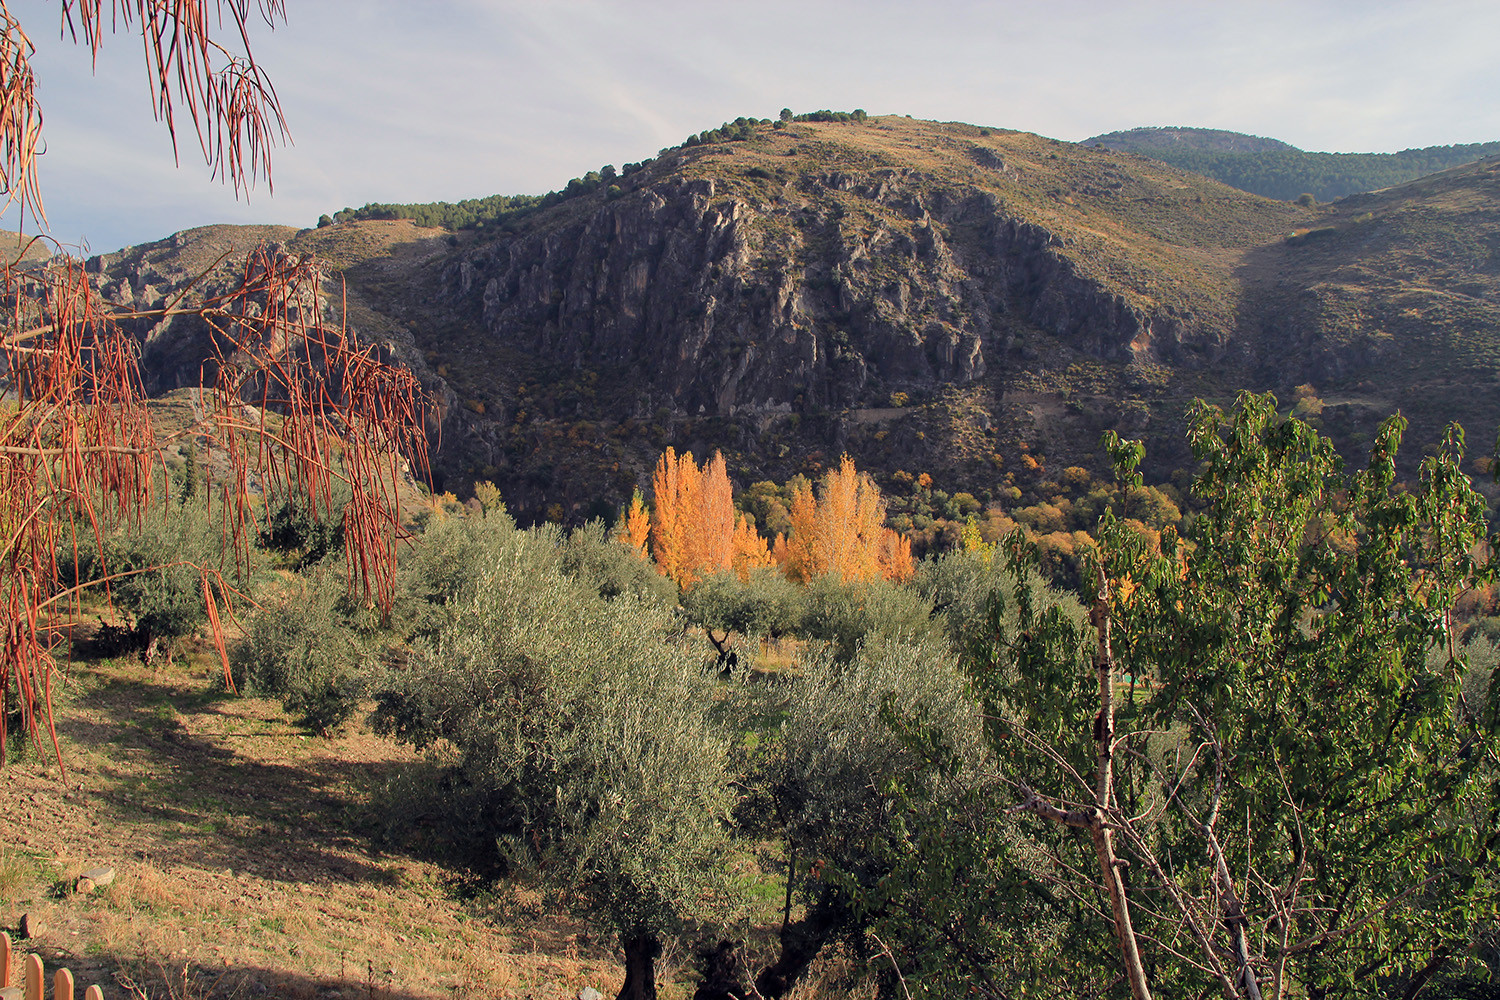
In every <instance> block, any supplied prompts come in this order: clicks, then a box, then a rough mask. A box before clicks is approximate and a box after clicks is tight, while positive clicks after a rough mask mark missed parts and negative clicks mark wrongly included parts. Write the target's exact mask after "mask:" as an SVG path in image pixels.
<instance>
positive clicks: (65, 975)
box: [52, 969, 73, 1000]
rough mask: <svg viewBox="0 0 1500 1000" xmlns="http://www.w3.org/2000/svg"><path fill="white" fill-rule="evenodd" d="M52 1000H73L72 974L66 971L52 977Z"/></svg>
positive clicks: (60, 971) (61, 970)
mask: <svg viewBox="0 0 1500 1000" xmlns="http://www.w3.org/2000/svg"><path fill="white" fill-rule="evenodd" d="M52 1000H73V973H71V972H69V971H68V970H67V969H58V970H57V971H56V972H55V973H53V975H52Z"/></svg>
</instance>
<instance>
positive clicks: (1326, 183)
mask: <svg viewBox="0 0 1500 1000" xmlns="http://www.w3.org/2000/svg"><path fill="white" fill-rule="evenodd" d="M1083 145H1085V146H1104V147H1106V148H1108V149H1115V150H1119V151H1121V152H1126V153H1138V154H1140V155H1141V156H1149V157H1151V158H1152V159H1154V160H1160V161H1162V162H1163V163H1170V164H1171V165H1172V166H1174V167H1181V168H1182V169H1183V170H1191V171H1193V172H1194V173H1199V174H1203V175H1204V176H1205V177H1212V178H1213V179H1214V180H1216V181H1221V182H1223V183H1225V184H1228V185H1230V186H1231V187H1237V188H1239V189H1240V190H1241V191H1249V192H1250V193H1251V194H1258V195H1263V196H1265V197H1267V198H1278V199H1281V200H1283V201H1292V200H1294V199H1297V198H1301V197H1303V196H1304V195H1306V196H1310V197H1312V198H1314V199H1316V200H1318V201H1333V200H1334V199H1337V198H1343V197H1345V196H1347V195H1351V194H1363V193H1364V192H1367V191H1378V190H1380V189H1382V188H1388V187H1395V186H1396V185H1398V184H1405V183H1406V182H1408V181H1414V180H1416V179H1417V178H1418V177H1424V176H1426V175H1427V174H1435V173H1437V172H1439V171H1441V170H1447V169H1448V168H1450V167H1457V166H1462V165H1463V164H1466V163H1473V162H1475V161H1476V160H1483V159H1485V158H1486V157H1493V156H1495V155H1497V154H1500V142H1471V143H1459V144H1455V145H1451V146H1428V147H1426V148H1423V149H1403V150H1401V151H1400V152H1398V153H1310V152H1307V151H1306V150H1301V149H1298V148H1297V147H1296V146H1292V145H1289V144H1287V143H1284V142H1281V141H1280V140H1277V139H1265V138H1262V137H1261V136H1258V135H1244V134H1243V133H1240V132H1226V131H1224V130H1222V129H1211V128H1135V129H1129V130H1127V131H1124V132H1110V133H1108V134H1106V135H1096V136H1094V137H1093V138H1092V139H1085V140H1084V141H1083Z"/></svg>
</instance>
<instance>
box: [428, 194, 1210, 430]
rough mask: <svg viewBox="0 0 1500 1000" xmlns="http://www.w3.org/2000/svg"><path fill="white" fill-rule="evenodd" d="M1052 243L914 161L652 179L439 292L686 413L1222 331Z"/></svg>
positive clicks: (473, 260)
mask: <svg viewBox="0 0 1500 1000" xmlns="http://www.w3.org/2000/svg"><path fill="white" fill-rule="evenodd" d="M1064 246H1065V244H1064V238H1063V237H1062V236H1060V235H1059V234H1058V233H1056V232H1053V231H1051V230H1049V229H1048V228H1046V227H1044V226H1041V225H1038V224H1036V223H1033V222H1030V221H1027V220H1025V219H1023V218H1019V217H1017V216H1016V215H1015V214H1013V213H1011V212H1008V211H1007V210H1006V208H1005V206H1004V204H1003V202H1002V201H1001V200H1000V199H999V198H997V197H995V196H994V195H993V194H990V193H987V192H984V191H977V190H968V191H964V190H959V191H953V190H950V189H947V188H942V187H937V188H936V189H934V186H933V185H932V183H931V178H928V177H924V176H922V175H920V174H914V173H913V172H911V171H905V170H900V169H883V170H877V171H873V172H870V173H868V174H865V175H862V176H856V175H852V174H849V173H843V172H833V173H826V174H813V175H805V176H802V177H800V178H798V179H797V180H796V182H794V183H791V184H785V185H780V186H778V187H777V188H776V189H775V190H774V191H773V192H771V196H770V197H759V198H753V197H750V196H747V195H746V194H745V193H744V192H742V191H737V190H734V189H729V190H725V189H724V187H723V186H722V185H719V184H717V183H716V182H715V180H714V179H713V178H701V179H688V178H684V177H682V176H680V175H671V174H669V175H667V176H665V177H664V178H662V179H659V180H655V181H647V182H645V183H641V184H639V185H638V186H635V187H634V188H633V189H632V190H630V191H628V192H625V193H624V194H623V195H621V196H620V197H616V198H614V199H612V200H600V201H599V203H598V204H596V205H593V206H589V207H588V208H587V210H583V211H577V212H575V213H573V214H572V215H571V216H570V217H569V218H568V219H567V220H566V221H563V222H561V223H560V224H556V225H553V226H549V227H545V228H540V229H538V230H536V231H532V232H529V233H525V234H523V235H520V236H518V237H517V238H515V239H512V240H507V241H503V242H497V243H492V244H486V245H482V246H480V247H479V248H477V249H474V250H472V251H469V252H467V253H465V254H462V255H460V256H459V257H457V258H456V259H454V260H453V261H452V262H451V263H450V264H449V265H448V266H447V267H446V268H445V269H444V270H443V272H442V277H441V295H442V296H443V297H444V299H445V300H446V305H447V306H448V307H449V308H452V309H454V310H456V311H461V312H469V313H471V314H473V315H475V316H477V319H478V321H479V322H480V323H481V324H482V326H483V330H484V333H485V335H486V336H487V337H488V338H490V339H491V340H492V342H493V343H495V344H497V345H505V346H508V347H512V348H515V349H518V350H521V351H524V352H527V353H530V354H533V355H536V356H540V357H546V358H549V359H551V360H553V361H568V362H571V363H574V364H577V365H609V366H615V367H619V368H623V369H626V370H630V371H633V372H635V373H636V375H637V377H638V378H640V379H641V380H642V381H643V383H645V384H647V385H650V386H651V387H652V388H653V389H654V390H655V393H654V398H655V399H656V400H657V401H662V402H665V403H667V404H668V405H669V406H670V407H671V408H673V409H674V410H675V411H677V412H679V413H685V414H689V415H692V414H717V415H721V416H732V415H735V414H736V413H755V412H767V411H775V410H802V409H811V408H815V407H816V408H847V407H857V406H864V405H870V404H871V403H872V402H874V401H877V400H883V399H885V398H886V397H888V396H889V394H890V393H891V392H893V391H909V390H913V389H919V390H920V389H930V388H933V387H936V386H938V385H948V384H957V385H966V384H971V383H974V382H975V381H977V380H979V379H980V378H981V377H982V376H984V375H985V374H986V372H987V371H993V370H995V369H997V368H1004V367H1005V366H1006V365H1007V364H1009V363H1010V361H1009V360H1008V356H1009V353H1010V349H1011V348H1012V346H1013V345H1014V337H1015V335H1016V334H1017V333H1018V332H1024V331H1027V330H1038V331H1041V332H1044V333H1046V334H1049V335H1051V336H1054V337H1056V338H1059V339H1061V340H1063V341H1065V342H1067V343H1069V344H1071V345H1073V346H1075V347H1076V348H1077V349H1078V350H1080V351H1082V352H1085V353H1088V354H1090V355H1093V356H1095V357H1097V358H1100V359H1103V360H1111V361H1131V360H1135V359H1137V358H1140V359H1150V360H1160V359H1163V358H1169V359H1172V360H1176V361H1183V360H1189V359H1191V358H1193V357H1197V356H1205V357H1212V356H1213V355H1214V352H1215V351H1217V350H1219V349H1221V348H1222V346H1223V345H1224V344H1225V343H1227V341H1228V338H1229V333H1230V331H1229V330H1227V329H1225V328H1223V327H1222V326H1218V327H1214V326H1208V325H1203V324H1199V325H1196V326H1194V325H1192V324H1190V323H1183V322H1182V321H1181V320H1180V319H1179V318H1178V317H1175V316H1173V315H1170V314H1169V313H1167V312H1166V311H1165V310H1161V309H1152V308H1149V307H1143V306H1141V305H1139V304H1136V303H1132V302H1130V301H1129V300H1128V299H1127V298H1126V296H1124V295H1123V294H1121V293H1120V292H1119V291H1117V290H1114V289H1112V288H1110V287H1108V286H1107V285H1106V284H1104V283H1102V282H1100V281H1098V280H1096V279H1094V278H1091V277H1089V276H1086V275H1084V274H1082V273H1080V271H1079V269H1078V267H1077V266H1076V265H1075V262H1074V261H1073V260H1072V259H1070V257H1069V255H1068V254H1067V253H1066V252H1065V251H1064Z"/></svg>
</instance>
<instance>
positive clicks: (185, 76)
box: [0, 0, 426, 762]
mask: <svg viewBox="0 0 1500 1000" xmlns="http://www.w3.org/2000/svg"><path fill="white" fill-rule="evenodd" d="M257 14H258V15H259V16H260V17H261V18H263V19H264V20H265V21H266V22H267V23H268V24H274V23H275V22H276V21H277V20H279V19H281V18H282V17H283V16H284V11H283V9H282V4H281V0H258V2H251V0H112V2H111V3H109V4H108V5H106V4H104V2H103V0H64V2H63V3H62V23H63V27H64V30H65V31H67V32H70V33H71V34H72V36H73V38H74V39H75V40H76V39H80V37H81V40H82V42H83V43H84V44H86V45H87V46H88V47H89V49H90V50H91V51H92V52H93V53H95V54H96V55H97V52H98V50H99V47H100V45H101V44H102V41H103V39H104V38H105V37H106V36H108V35H110V34H111V33H113V32H116V31H120V32H128V33H137V34H139V36H140V38H141V41H142V42H143V46H144V53H145V62H146V68H147V72H148V76H149V78H150V80H151V89H152V97H151V99H152V106H153V109H154V110H155V112H156V115H157V117H158V118H159V119H160V120H161V121H163V122H164V123H165V125H166V126H167V129H168V131H169V132H170V133H171V135H172V139H173V143H174V148H175V143H176V138H177V126H178V122H179V118H180V117H181V116H182V115H184V114H185V116H186V117H187V119H188V120H190V121H191V122H192V125H193V127H194V129H195V131H196V133H197V135H198V140H199V144H200V146H201V148H202V151H203V155H204V158H205V159H206V161H207V162H208V164H209V166H210V168H211V169H212V171H213V173H214V175H215V176H216V177H220V178H222V179H224V180H225V181H226V182H228V183H230V184H232V185H233V186H234V188H235V189H236V191H237V192H238V191H242V190H245V189H246V188H248V186H249V185H250V184H252V183H253V182H254V181H255V179H256V178H257V177H258V176H264V177H265V178H266V180H267V181H268V182H269V179H270V160H269V147H270V145H271V144H273V143H274V142H276V141H278V140H280V139H282V138H285V135H286V129H285V122H284V120H283V118H282V115H281V110H280V107H279V105H278V103H277V100H276V94H275V91H274V89H272V87H271V84H270V81H269V80H267V79H266V77H265V75H264V74H263V73H262V71H261V70H260V68H259V67H258V66H257V65H256V64H255V60H254V58H253V56H252V55H251V53H250V43H249V34H248V26H249V21H250V18H251V17H252V16H253V15H257ZM221 34H222V35H224V36H227V37H228V38H229V39H230V42H229V44H225V43H223V42H221V41H219V40H218V37H217V36H218V35H221ZM32 51H33V50H32V45H31V41H30V39H29V38H28V37H27V35H26V33H25V31H24V30H23V29H22V27H21V24H20V22H19V21H18V20H17V19H16V18H15V17H14V16H12V14H11V13H10V11H9V10H8V9H7V8H6V6H5V3H4V0H0V193H3V194H4V196H5V197H6V199H7V201H6V206H7V207H9V206H10V205H18V208H19V211H20V213H21V215H22V217H23V219H24V217H25V216H26V215H27V214H28V213H29V214H31V215H32V216H34V217H35V218H38V219H41V218H42V217H43V216H42V205H41V197H40V189H39V187H38V185H37V175H36V155H37V152H38V150H39V148H40V145H39V144H40V131H41V122H42V113H41V108H40V106H39V105H38V103H37V96H36V91H35V86H34V80H33V77H32V72H31V66H30V56H31V54H32ZM23 256H24V255H23ZM244 268H245V269H244V276H243V280H242V281H240V282H239V283H238V284H237V286H236V287H235V288H234V289H233V290H232V291H230V292H228V293H226V294H224V295H220V296H218V297H210V298H207V299H204V300H202V301H197V302H195V303H194V304H193V305H191V306H188V305H186V304H185V293H184V295H182V296H179V297H178V298H177V299H176V300H175V301H172V302H169V303H167V304H166V305H165V306H164V307H163V308H162V309H160V310H158V311H156V312H154V313H152V314H150V315H151V317H152V318H160V319H165V318H166V317H168V316H170V315H174V314H178V313H182V312H192V313H194V314H196V315H198V316H200V317H202V319H203V320H204V321H205V322H207V323H208V324H209V325H210V326H211V327H212V328H213V330H214V331H215V356H214V357H212V358H209V359H205V362H204V381H203V384H204V387H205V405H204V406H203V407H202V414H201V416H202V419H201V421H200V423H199V425H198V426H196V427H193V428H190V429H189V430H188V431H186V432H183V433H190V434H193V435H195V436H206V437H207V438H208V442H209V445H210V447H211V448H212V449H213V451H214V452H215V453H216V454H222V455H224V456H226V460H227V467H228V469H229V473H228V475H227V476H223V477H221V481H220V482H219V483H217V484H216V485H217V488H218V495H217V502H218V504H219V505H220V506H219V511H220V513H221V515H223V523H224V525H225V549H226V551H227V552H229V553H232V554H233V555H234V556H235V561H236V563H237V564H238V563H240V561H242V560H243V559H244V557H245V556H246V555H247V553H248V545H249V538H250V534H249V532H250V529H251V527H252V526H253V520H254V518H255V517H256V514H257V509H256V505H255V504H254V503H253V502H252V495H253V493H255V492H257V491H259V492H273V493H276V494H279V495H281V496H288V497H293V498H299V499H300V501H301V502H303V503H304V504H306V505H307V506H309V507H311V508H312V509H313V510H315V511H318V512H321V513H322V514H324V515H325V516H327V515H331V514H332V513H333V511H332V482H333V480H335V479H339V480H342V481H344V482H345V483H347V485H348V487H349V489H350V491H351V492H352V496H353V499H352V501H351V502H350V503H349V505H348V507H347V508H346V510H345V511H344V514H343V517H344V538H345V554H346V556H347V559H348V563H349V566H350V569H351V571H352V573H351V579H352V580H354V581H355V583H354V586H356V587H358V588H359V589H360V590H361V592H362V594H363V596H364V597H365V598H366V599H367V600H369V601H371V602H372V603H375V604H378V605H380V606H382V607H385V606H388V604H389V601H390V599H391V596H392V587H393V579H394V572H395V554H396V551H395V547H396V543H397V538H398V536H399V534H400V516H399V511H398V509H397V504H396V485H397V483H398V481H399V480H400V478H401V477H402V476H403V475H404V473H405V471H406V469H407V468H408V463H412V464H416V465H417V466H418V467H419V469H420V468H425V460H426V449H425V438H424V437H423V434H422V430H421V428H422V419H421V414H420V412H419V411H420V409H421V406H422V398H423V397H422V392H421V389H420V386H419V385H418V384H417V382H416V380H415V378H414V377H413V376H412V375H411V373H410V372H409V371H407V370H406V369H403V368H398V367H395V366H393V365H391V364H389V363H386V362H385V361H383V360H382V359H381V358H379V357H378V356H377V355H376V354H375V353H374V352H373V351H372V350H371V349H369V348H363V347H361V346H360V345H358V344H357V343H356V342H355V341H354V339H353V337H352V336H351V335H350V333H349V331H347V330H346V329H345V328H343V327H342V326H338V327H333V326H330V325H329V324H327V323H326V322H325V319H324V310H323V308H322V306H321V303H320V301H319V296H320V293H321V285H322V276H321V275H320V274H319V272H318V269H317V267H316V265H315V264H314V263H312V262H311V261H309V260H307V259H304V258H291V257H288V256H286V255H284V254H282V253H280V252H277V251H274V250H270V249H267V248H261V249H259V250H256V251H254V252H252V253H251V254H250V255H249V256H248V258H247V259H246V262H245V265H244ZM124 315H128V316H130V317H131V318H140V317H141V316H142V315H143V314H140V313H129V314H120V313H112V312H111V310H110V308H109V307H108V306H106V305H105V303H104V302H103V301H102V300H101V299H100V298H99V296H98V295H97V294H96V292H95V290H94V288H93V286H92V285H91V284H90V281H89V279H88V276H87V275H86V274H85V272H84V269H83V265H82V263H81V262H80V261H77V260H75V259H73V258H71V257H68V256H66V255H59V256H55V257H53V258H52V260H51V262H49V263H47V264H45V265H40V266H38V265H35V264H28V263H26V262H24V261H22V260H17V261H15V262H13V263H11V264H9V265H6V266H4V267H3V268H0V700H3V702H4V709H5V711H6V712H14V713H18V714H19V715H20V716H21V718H22V722H23V724H24V726H25V728H26V729H27V730H28V731H29V732H30V733H31V735H32V738H33V739H35V740H37V741H38V742H40V732H41V730H42V729H43V728H44V727H45V728H46V729H47V730H48V731H49V733H50V734H51V738H52V743H53V748H54V751H57V739H56V733H55V731H54V730H53V727H52V722H51V718H52V712H51V685H52V681H53V667H54V658H53V653H54V650H55V649H56V648H57V647H58V645H59V643H60V642H61V641H62V637H63V632H64V629H65V626H66V624H67V621H68V618H69V616H70V614H73V613H76V611H77V608H78V600H79V595H80V591H81V589H83V587H84V586H92V585H99V584H102V586H103V587H104V588H105V590H106V592H107V590H108V586H109V582H110V580H111V579H112V578H113V579H118V577H119V575H123V574H116V575H115V576H114V577H111V575H110V573H111V568H110V567H109V566H105V567H104V574H103V580H102V581H97V582H96V584H84V585H65V584H64V580H65V579H67V578H68V575H67V574H64V572H63V570H64V569H65V568H66V564H67V561H68V558H69V553H71V554H72V558H73V561H74V563H75V565H74V566H73V567H72V569H73V570H74V572H73V573H72V574H71V576H72V577H76V576H77V572H76V570H77V565H76V563H77V561H78V547H79V544H80V543H79V538H80V533H81V530H82V529H84V528H88V529H89V534H90V535H91V536H92V537H95V538H98V537H100V536H101V535H102V534H103V533H104V532H106V531H108V530H110V529H112V528H115V527H118V526H121V525H126V524H128V523H130V522H131V521H132V520H135V519H138V518H139V517H140V516H141V514H142V513H143V511H144V510H145V509H146V507H147V505H148V504H150V503H151V502H152V500H153V499H155V498H156V497H157V496H158V495H159V493H160V487H158V486H157V485H156V484H155V483H154V480H155V479H156V477H155V476H154V475H153V471H152V463H153V462H157V461H159V456H160V454H161V448H162V446H163V445H164V444H167V443H169V442H166V441H162V440H158V438H157V435H156V433H155V432H154V431H153V429H152V425H151V421H150V419H149V415H148V413H147V409H146V403H145V396H144V391H143V387H142V380H141V375H140V369H139V363H138V349H137V345H136V344H135V343H134V342H133V341H132V340H131V339H130V338H129V337H127V336H126V335H125V334H124V333H123V332H122V331H121V330H120V328H119V327H118V326H117V325H116V322H115V321H116V320H117V319H119V318H122V316H124ZM268 414H274V415H275V416H274V417H268ZM162 478H163V480H164V479H165V477H164V476H163V477H162ZM98 555H99V557H100V558H101V560H102V557H103V552H102V550H101V551H100V552H99V553H98ZM194 568H196V569H197V570H198V571H199V572H200V574H201V577H202V586H203V599H204V602H205V604H206V606H207V611H208V616H209V621H210V623H211V625H212V631H213V635H214V638H215V642H216V644H217V646H218V648H219V653H220V655H221V658H223V659H224V662H225V669H226V676H227V671H228V666H227V664H228V661H227V657H224V645H223V629H222V617H221V613H222V612H224V611H227V610H230V608H229V602H230V601H231V600H232V599H233V597H234V596H235V594H234V590H233V588H231V587H230V586H229V585H228V584H227V583H226V581H225V580H224V578H223V576H222V575H221V572H220V569H219V568H218V567H215V566H195V567H194ZM145 571H146V570H140V569H137V570H132V571H131V572H145ZM5 730H6V727H5V726H4V725H0V760H3V759H4V752H5V738H6V731H5ZM58 757H59V762H60V761H61V754H60V752H58Z"/></svg>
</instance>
